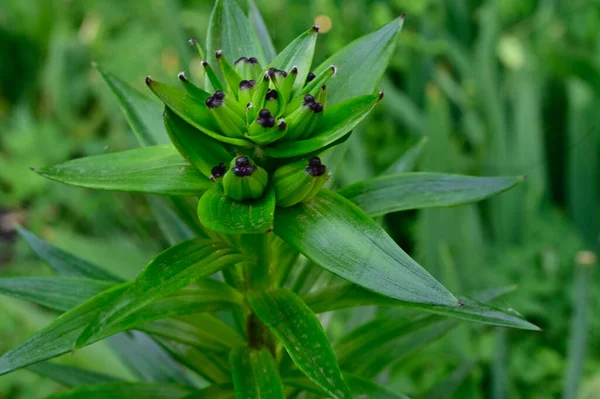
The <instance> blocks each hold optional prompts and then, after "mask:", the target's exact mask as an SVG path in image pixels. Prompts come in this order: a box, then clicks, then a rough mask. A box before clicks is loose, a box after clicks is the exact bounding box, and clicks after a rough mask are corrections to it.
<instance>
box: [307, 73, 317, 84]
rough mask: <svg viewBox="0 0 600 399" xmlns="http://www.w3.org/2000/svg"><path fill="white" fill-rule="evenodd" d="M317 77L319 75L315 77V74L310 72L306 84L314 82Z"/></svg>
mask: <svg viewBox="0 0 600 399" xmlns="http://www.w3.org/2000/svg"><path fill="white" fill-rule="evenodd" d="M316 77H317V75H315V74H314V73H312V72H310V73H309V74H308V76H307V77H306V83H308V82H312V81H313V80H315V78H316Z"/></svg>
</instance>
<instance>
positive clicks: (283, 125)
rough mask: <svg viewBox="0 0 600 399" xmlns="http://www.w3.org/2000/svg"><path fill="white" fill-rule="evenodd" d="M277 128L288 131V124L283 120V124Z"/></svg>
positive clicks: (280, 123)
mask: <svg viewBox="0 0 600 399" xmlns="http://www.w3.org/2000/svg"><path fill="white" fill-rule="evenodd" d="M277 127H278V128H279V130H285V129H287V123H285V121H284V120H282V121H281V122H279V125H277Z"/></svg>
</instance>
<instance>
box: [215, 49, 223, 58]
mask: <svg viewBox="0 0 600 399" xmlns="http://www.w3.org/2000/svg"><path fill="white" fill-rule="evenodd" d="M222 56H223V50H217V52H216V53H215V57H217V59H219V58H221V57H222Z"/></svg>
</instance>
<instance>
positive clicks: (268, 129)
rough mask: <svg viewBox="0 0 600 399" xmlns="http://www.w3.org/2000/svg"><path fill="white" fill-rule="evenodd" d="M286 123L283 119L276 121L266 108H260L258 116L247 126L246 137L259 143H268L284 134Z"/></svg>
mask: <svg viewBox="0 0 600 399" xmlns="http://www.w3.org/2000/svg"><path fill="white" fill-rule="evenodd" d="M286 132H287V124H286V123H285V121H284V120H283V119H281V120H279V121H277V120H276V119H275V117H274V116H273V115H272V114H271V112H270V111H269V110H268V109H266V108H265V109H262V110H260V112H259V113H258V118H257V119H256V120H255V121H254V122H253V123H252V124H251V125H250V126H249V127H248V133H246V137H247V138H249V139H250V140H252V141H253V142H255V143H257V144H261V145H266V144H270V143H272V142H274V141H277V140H279V139H280V138H282V137H283V136H285V134H286Z"/></svg>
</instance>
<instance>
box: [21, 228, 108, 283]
mask: <svg viewBox="0 0 600 399" xmlns="http://www.w3.org/2000/svg"><path fill="white" fill-rule="evenodd" d="M15 229H16V230H17V232H18V233H19V235H20V236H21V237H23V239H24V240H25V241H26V242H27V245H29V247H30V248H31V249H33V250H34V252H35V253H36V254H37V256H39V257H40V259H42V260H43V261H44V262H46V263H47V264H48V266H50V267H51V268H52V269H54V271H56V273H58V274H60V275H61V276H68V277H87V278H90V279H95V280H107V281H119V278H118V277H116V276H114V275H112V274H111V273H110V272H108V271H106V270H104V269H101V268H100V267H98V266H96V265H93V264H91V263H89V262H88V261H85V260H83V259H81V258H78V257H76V256H74V255H71V254H69V253H68V252H65V251H63V250H62V249H60V248H58V247H55V246H54V245H52V244H50V243H49V242H47V241H44V240H42V239H41V238H40V237H38V236H36V235H35V234H33V233H32V232H31V231H29V230H27V229H26V228H24V227H22V226H18V225H17V226H15Z"/></svg>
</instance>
